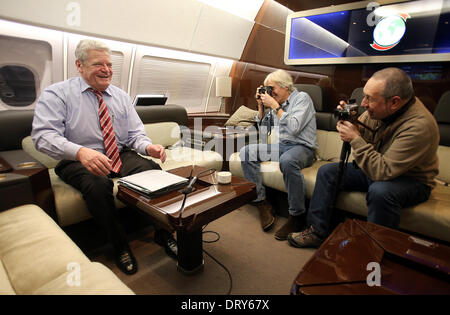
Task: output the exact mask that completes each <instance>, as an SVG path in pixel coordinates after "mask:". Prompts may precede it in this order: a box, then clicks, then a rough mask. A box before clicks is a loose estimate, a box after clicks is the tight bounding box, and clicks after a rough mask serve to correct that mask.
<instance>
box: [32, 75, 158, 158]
mask: <svg viewBox="0 0 450 315" xmlns="http://www.w3.org/2000/svg"><path fill="white" fill-rule="evenodd" d="M89 87H90V86H89V85H88V84H87V83H86V82H85V81H84V80H83V78H81V77H76V78H71V79H69V80H66V81H63V82H59V83H56V84H53V85H51V86H49V87H48V88H46V89H45V90H44V91H43V92H42V94H41V96H40V97H39V100H38V102H37V104H36V107H35V110H34V119H33V129H32V132H31V137H32V139H33V143H34V145H35V147H36V149H37V150H39V151H41V152H43V153H46V154H48V155H49V156H51V157H52V158H54V159H57V160H61V159H67V160H76V155H77V152H78V150H79V149H80V148H81V147H87V148H90V149H94V150H97V151H99V152H102V153H103V154H105V146H104V143H103V136H102V131H101V128H100V120H99V116H98V110H99V102H98V99H97V96H96V95H95V94H94V93H92V92H90V91H89V90H88V88H89ZM103 100H104V102H105V104H106V106H107V108H108V112H109V115H110V117H111V120H112V123H113V127H114V132H115V135H116V140H117V145H118V147H119V151H120V150H122V148H123V147H129V148H131V149H134V150H136V151H137V152H139V153H141V154H143V155H147V152H146V147H147V146H148V145H149V144H151V143H152V142H151V140H150V139H149V138H148V137H147V136H146V134H145V129H144V125H143V123H142V121H141V119H140V117H139V116H138V114H137V113H136V110H135V108H134V106H133V104H132V102H131V99H130V97H129V96H128V94H127V93H125V92H124V91H123V90H121V89H119V88H118V87H116V86H113V85H109V87H108V88H107V89H106V90H105V91H104V92H103Z"/></svg>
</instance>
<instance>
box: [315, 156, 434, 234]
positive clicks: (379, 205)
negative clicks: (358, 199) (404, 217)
mask: <svg viewBox="0 0 450 315" xmlns="http://www.w3.org/2000/svg"><path fill="white" fill-rule="evenodd" d="M338 169H339V163H330V164H326V165H323V166H322V167H320V168H319V171H318V173H317V178H316V185H315V187H314V193H313V196H312V198H311V202H310V206H309V211H308V225H312V226H314V228H315V229H316V231H317V234H319V236H321V237H324V238H325V237H326V236H327V235H328V234H329V233H330V232H331V231H329V224H330V218H331V215H332V210H333V208H332V206H333V205H332V203H333V200H332V199H333V190H334V189H335V188H336V181H337V172H338ZM341 189H342V190H346V191H361V192H366V193H367V194H366V202H367V207H368V209H369V211H368V215H367V221H368V222H372V223H376V224H379V225H383V226H386V227H390V228H394V229H395V228H397V227H398V226H399V224H400V214H401V211H402V209H403V208H408V207H412V206H414V205H416V204H418V203H421V202H424V201H427V200H428V198H429V197H430V193H431V187H429V186H427V185H425V184H423V183H421V182H419V181H418V180H417V179H415V178H413V177H407V176H399V177H397V178H395V179H392V180H389V181H372V180H371V179H370V178H368V177H367V175H365V174H364V172H363V171H362V170H361V169H359V168H355V167H354V166H353V164H351V163H348V164H346V168H345V172H344V174H343V176H342V180H341Z"/></svg>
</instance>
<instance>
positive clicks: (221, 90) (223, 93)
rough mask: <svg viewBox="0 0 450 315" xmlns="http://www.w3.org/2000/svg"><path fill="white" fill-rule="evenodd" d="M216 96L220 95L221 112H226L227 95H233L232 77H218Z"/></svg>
mask: <svg viewBox="0 0 450 315" xmlns="http://www.w3.org/2000/svg"><path fill="white" fill-rule="evenodd" d="M216 96H217V97H220V112H221V113H225V97H231V77H217V78H216Z"/></svg>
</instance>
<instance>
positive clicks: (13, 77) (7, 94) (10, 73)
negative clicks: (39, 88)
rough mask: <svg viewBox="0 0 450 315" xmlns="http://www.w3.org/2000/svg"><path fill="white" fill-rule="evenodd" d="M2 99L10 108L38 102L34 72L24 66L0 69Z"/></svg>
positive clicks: (0, 94)
mask: <svg viewBox="0 0 450 315" xmlns="http://www.w3.org/2000/svg"><path fill="white" fill-rule="evenodd" d="M0 98H1V100H2V102H3V103H5V104H7V105H9V106H16V107H22V106H28V105H30V104H32V103H33V102H34V101H35V100H36V82H35V78H34V74H33V72H31V71H30V70H29V69H27V68H25V67H22V66H3V67H1V68H0Z"/></svg>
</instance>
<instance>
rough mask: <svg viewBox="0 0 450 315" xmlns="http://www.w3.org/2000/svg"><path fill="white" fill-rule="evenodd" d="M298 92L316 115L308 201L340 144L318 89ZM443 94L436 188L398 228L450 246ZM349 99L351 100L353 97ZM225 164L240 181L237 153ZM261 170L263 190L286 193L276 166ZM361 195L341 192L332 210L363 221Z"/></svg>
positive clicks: (405, 214) (406, 213)
mask: <svg viewBox="0 0 450 315" xmlns="http://www.w3.org/2000/svg"><path fill="white" fill-rule="evenodd" d="M298 88H299V90H304V91H305V90H306V91H307V92H308V93H309V94H310V95H311V97H312V99H313V102H314V106H315V108H316V111H317V114H316V120H317V125H318V127H317V128H318V130H317V140H318V144H319V149H318V150H317V151H316V156H317V161H316V162H315V163H314V164H313V165H312V166H311V167H308V168H306V169H303V171H302V172H303V175H304V177H305V181H306V197H307V198H308V199H310V198H311V196H312V193H313V191H314V185H315V181H316V175H317V171H318V169H319V167H320V166H321V165H324V164H325V163H330V162H331V161H334V162H336V161H338V160H339V156H340V152H341V148H342V141H341V140H340V138H339V134H338V132H337V131H336V129H335V126H336V120H335V119H334V117H332V114H330V113H324V112H322V91H321V89H320V88H319V87H318V86H313V85H299V86H298ZM447 94H448V95H447V96H446V98H444V99H442V101H441V102H440V104H442V107H445V108H447V109H446V110H445V112H444V113H442V114H440V115H439V117H436V118H437V120H438V124H439V126H440V130H441V145H440V146H439V150H438V156H439V175H438V177H437V182H438V184H437V186H436V188H435V189H433V191H432V193H431V197H430V199H429V200H428V201H427V202H425V203H422V204H419V205H417V206H415V207H411V208H407V209H404V210H403V213H402V216H401V222H400V228H401V229H404V230H407V231H411V232H415V233H418V234H421V235H424V236H429V237H431V238H435V239H439V240H443V241H446V242H450V187H449V186H448V183H450V164H449V163H448V161H449V160H450V146H449V143H448V142H446V141H444V139H447V138H449V137H448V135H447V134H443V132H444V130H445V132H447V131H448V129H447V128H446V126H445V125H443V124H450V119H446V118H444V117H450V104H446V105H444V102H448V99H450V94H449V93H447ZM352 98H355V96H353V97H352ZM438 106H439V105H438ZM435 116H436V114H435ZM229 160H230V162H229V165H230V171H231V172H232V173H233V175H235V176H240V177H243V173H242V168H241V162H240V159H239V153H238V152H236V153H234V154H232V155H231V156H230V158H229ZM261 170H262V172H263V173H262V174H263V184H264V185H265V186H267V187H271V188H274V189H276V190H279V191H282V192H286V187H285V185H284V181H283V175H282V173H281V171H280V168H279V164H278V162H263V163H262V164H261ZM299 193H300V192H299ZM365 195H366V194H365V193H361V192H341V193H340V194H339V197H338V200H337V204H336V206H337V208H339V209H341V210H345V211H348V212H351V213H354V214H357V215H361V216H365V217H367V211H368V209H367V205H366V198H365V197H366V196H365Z"/></svg>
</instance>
